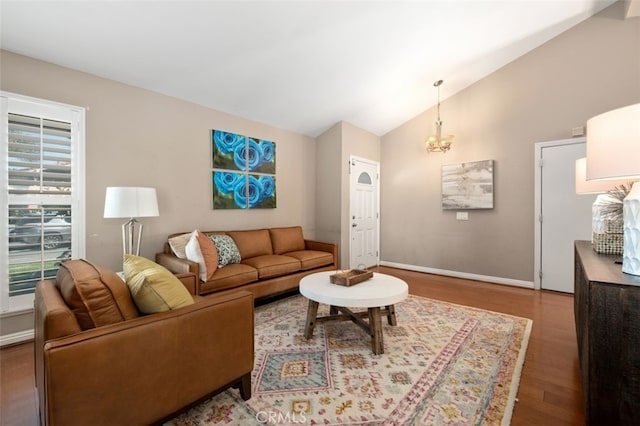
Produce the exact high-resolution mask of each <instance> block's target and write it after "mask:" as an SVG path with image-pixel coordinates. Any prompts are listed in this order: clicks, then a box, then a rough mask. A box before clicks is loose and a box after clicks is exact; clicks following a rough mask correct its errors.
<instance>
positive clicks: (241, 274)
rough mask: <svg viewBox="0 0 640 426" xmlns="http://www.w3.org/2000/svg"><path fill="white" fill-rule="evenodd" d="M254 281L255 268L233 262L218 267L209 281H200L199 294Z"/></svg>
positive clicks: (256, 276)
mask: <svg viewBox="0 0 640 426" xmlns="http://www.w3.org/2000/svg"><path fill="white" fill-rule="evenodd" d="M254 281H258V271H257V270H256V268H253V267H251V266H249V265H243V264H242V263H233V264H230V265H227V266H225V267H224V268H219V269H218V270H216V273H215V274H213V277H211V279H209V281H207V282H206V283H201V284H200V294H206V293H211V292H212V291H219V290H225V289H230V288H234V287H239V286H241V285H244V284H249V283H252V282H254Z"/></svg>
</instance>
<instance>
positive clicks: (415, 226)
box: [381, 3, 640, 282]
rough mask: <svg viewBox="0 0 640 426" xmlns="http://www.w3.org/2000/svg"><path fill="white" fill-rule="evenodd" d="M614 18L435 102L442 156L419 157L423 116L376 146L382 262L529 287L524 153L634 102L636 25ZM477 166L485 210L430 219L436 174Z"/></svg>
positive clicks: (638, 89)
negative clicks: (484, 187) (448, 143)
mask: <svg viewBox="0 0 640 426" xmlns="http://www.w3.org/2000/svg"><path fill="white" fill-rule="evenodd" d="M623 13H624V5H623V3H617V4H614V5H613V6H612V7H610V8H608V9H605V10H604V11H603V12H601V13H600V14H598V15H596V16H594V17H592V18H590V19H588V20H586V21H584V22H583V23H581V24H579V25H577V26H576V27H574V28H572V29H570V30H569V31H567V32H565V33H563V34H561V35H560V36H558V37H556V38H554V39H552V40H551V41H549V42H547V43H546V44H544V45H542V46H540V47H539V48H537V49H535V50H533V51H531V52H530V53H528V54H527V55H525V56H523V57H521V58H519V59H517V60H516V61H514V62H512V63H510V64H508V65H507V66H505V67H503V68H502V69H500V70H498V71H496V72H495V73H493V74H491V75H489V76H488V77H486V78H484V79H483V80H481V81H479V82H477V83H476V84H474V85H472V86H470V87H469V88H467V89H465V90H463V91H462V92H459V93H458V94H456V95H454V96H453V97H451V98H449V99H447V100H445V101H443V102H442V105H441V117H442V119H443V121H444V126H443V127H444V128H443V130H444V133H447V134H448V133H453V134H455V138H456V139H455V144H454V146H453V148H452V150H451V151H450V152H448V153H446V154H437V153H431V154H427V153H426V151H425V146H424V140H425V138H426V137H427V136H428V135H430V134H432V133H433V132H434V130H435V124H434V122H435V119H436V114H435V110H434V109H431V110H428V111H426V112H424V113H423V114H420V115H419V116H417V117H415V118H414V119H412V120H410V121H408V122H407V123H405V124H403V125H402V126H400V127H398V128H397V129H395V130H393V131H391V132H389V133H388V134H386V135H384V136H383V137H382V154H381V156H382V165H381V167H382V172H381V174H382V195H381V199H382V206H381V210H382V211H381V214H382V222H381V229H382V232H381V234H382V235H381V251H382V260H383V261H387V262H393V263H399V264H405V265H412V266H418V267H424V268H433V269H440V270H450V271H457V272H464V273H470V274H477V275H484V276H489V277H499V278H506V279H514V280H523V281H528V282H531V281H533V262H534V256H533V248H534V235H533V232H534V179H533V178H534V158H533V157H534V155H533V154H534V144H535V143H536V142H543V141H549V140H556V139H566V138H570V137H571V129H572V128H573V127H576V126H584V125H585V124H586V121H587V119H588V118H590V117H592V116H594V115H596V114H599V113H602V112H605V111H608V110H610V109H613V108H616V107H620V106H624V105H628V104H632V103H636V102H639V101H640V19H638V18H633V19H627V20H624V19H623ZM442 77H443V78H444V79H445V80H446V78H447V76H442ZM445 84H446V83H445ZM489 159H493V160H494V197H495V198H494V206H495V207H494V209H493V210H484V211H483V210H475V211H474V210H472V211H470V213H469V221H468V222H465V221H456V220H455V211H443V210H442V209H441V202H440V193H441V191H440V184H441V183H440V174H441V166H442V165H443V164H450V163H459V162H466V161H477V160H489Z"/></svg>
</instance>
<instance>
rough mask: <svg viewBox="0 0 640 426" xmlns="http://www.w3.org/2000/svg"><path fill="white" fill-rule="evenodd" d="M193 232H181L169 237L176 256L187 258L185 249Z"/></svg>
mask: <svg viewBox="0 0 640 426" xmlns="http://www.w3.org/2000/svg"><path fill="white" fill-rule="evenodd" d="M192 234H193V233H192V232H187V233H186V234H180V235H176V236H173V237H170V238H169V246H170V247H171V251H172V252H173V254H175V255H176V257H179V258H180V259H186V258H187V253H186V252H185V249H186V246H187V243H188V242H189V239H191V235H192Z"/></svg>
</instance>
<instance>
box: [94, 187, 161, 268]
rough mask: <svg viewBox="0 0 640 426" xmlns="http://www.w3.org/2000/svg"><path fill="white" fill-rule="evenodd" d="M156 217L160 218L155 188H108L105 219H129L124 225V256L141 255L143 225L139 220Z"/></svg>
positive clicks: (105, 201)
mask: <svg viewBox="0 0 640 426" xmlns="http://www.w3.org/2000/svg"><path fill="white" fill-rule="evenodd" d="M154 216H158V199H157V197H156V189H155V188H143V187H131V186H110V187H108V188H107V194H106V196H105V200H104V217H105V218H125V217H128V218H129V220H128V221H126V222H125V223H123V224H122V251H123V254H135V255H136V256H139V255H140V244H141V242H142V229H143V225H142V223H140V222H138V220H137V218H138V217H154ZM136 228H137V236H136ZM134 247H135V251H134Z"/></svg>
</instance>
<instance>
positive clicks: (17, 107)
mask: <svg viewBox="0 0 640 426" xmlns="http://www.w3.org/2000/svg"><path fill="white" fill-rule="evenodd" d="M9 113H15V114H22V115H27V116H34V117H46V118H49V119H53V120H60V121H67V122H70V123H71V159H72V161H71V195H70V200H69V196H64V195H49V194H40V195H37V194H9V182H8V170H9V169H8V152H7V151H8V127H9V125H8V116H9ZM85 117H86V113H85V108H82V107H78V106H74V105H68V104H64V103H60V102H54V101H49V100H46V99H38V98H33V97H29V96H24V95H19V94H16V93H10V92H5V91H0V135H2V153H1V154H0V158H1V159H2V161H1V162H0V163H1V164H0V188H1V189H0V190H1V191H2V195H3V197H2V199H3V202H2V206H1V208H0V234H1V235H2V238H0V271H2V272H0V313H6V312H18V311H24V310H31V309H33V300H34V295H33V293H30V294H23V295H18V296H12V297H9V239H8V238H9V237H8V236H9V223H8V222H9V221H8V207H9V205H11V204H21V203H34V204H35V203H42V202H43V201H44V202H45V203H47V204H53V203H58V202H59V201H61V200H62V199H64V204H66V203H67V201H68V202H69V206H70V209H71V211H72V215H71V217H72V218H73V225H72V228H71V229H72V231H71V257H72V258H83V257H85V252H86V231H85V228H86V226H85V224H86V206H85V202H84V200H85V199H86V197H85V191H86V176H85V170H86V167H85V166H86V158H85V146H86V136H85Z"/></svg>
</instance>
